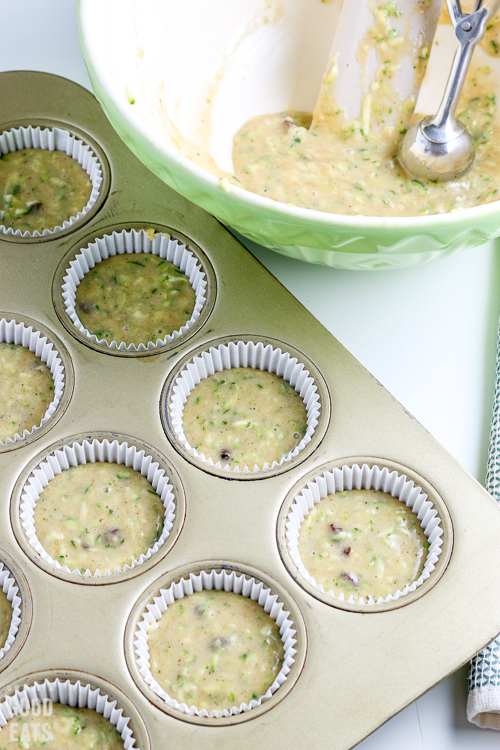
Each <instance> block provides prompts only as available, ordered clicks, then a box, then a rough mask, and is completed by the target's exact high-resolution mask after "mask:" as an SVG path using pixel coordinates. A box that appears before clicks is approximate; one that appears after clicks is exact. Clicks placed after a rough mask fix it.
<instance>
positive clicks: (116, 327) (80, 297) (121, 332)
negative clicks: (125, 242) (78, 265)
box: [76, 253, 195, 345]
mask: <svg viewBox="0 0 500 750" xmlns="http://www.w3.org/2000/svg"><path fill="white" fill-rule="evenodd" d="M194 306H195V292H194V289H193V287H192V286H191V284H190V283H189V279H188V277H187V276H186V274H184V273H182V271H181V270H180V269H179V268H177V267H176V266H174V265H173V263H170V262H169V261H168V260H164V259H163V258H160V257H159V256H157V255H152V254H149V253H124V254H123V255H112V256H111V257H110V258H107V259H106V260H103V261H101V262H100V263H97V264H96V265H95V266H94V268H92V269H91V270H90V271H89V272H88V273H87V274H85V276H84V277H83V279H82V280H81V282H80V284H79V285H78V288H77V290H76V312H77V315H78V317H79V318H80V322H81V323H82V325H83V326H85V328H87V330H88V331H90V333H92V334H95V335H96V336H97V338H99V339H105V340H106V341H116V342H117V343H120V342H122V341H124V342H125V343H126V344H127V345H128V344H135V345H138V344H141V343H142V344H147V343H148V341H156V340H157V339H163V338H165V336H167V335H170V334H171V333H172V332H173V331H178V330H179V329H180V328H182V326H183V325H185V324H186V323H187V321H188V320H189V319H190V317H191V316H192V314H193V310H194Z"/></svg>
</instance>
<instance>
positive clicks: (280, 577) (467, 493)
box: [0, 72, 500, 750]
mask: <svg viewBox="0 0 500 750" xmlns="http://www.w3.org/2000/svg"><path fill="white" fill-rule="evenodd" d="M0 101H1V102H2V106H1V121H0V132H1V131H3V130H7V129H11V128H14V127H20V126H29V125H34V126H39V125H41V126H44V127H52V126H57V127H61V128H63V129H65V130H67V131H69V132H70V133H75V134H78V135H79V137H80V139H81V140H82V141H83V142H84V143H89V144H92V148H93V151H94V153H96V154H97V155H98V157H99V162H100V164H101V167H102V172H103V182H102V185H101V187H100V193H99V196H98V198H97V199H96V203H95V205H94V206H93V208H92V209H91V211H89V213H88V214H87V215H86V216H84V217H83V218H82V219H81V220H79V221H78V222H76V223H75V224H74V225H73V226H71V227H67V228H64V229H63V231H61V232H59V233H56V234H53V235H46V236H42V237H39V238H33V237H30V238H26V237H16V236H15V235H12V234H10V235H9V234H3V235H1V236H0V268H1V269H2V273H1V275H0V308H1V309H2V313H1V315H0V317H5V318H7V319H9V318H10V319H15V320H16V321H18V322H24V323H25V325H26V324H31V325H34V326H35V327H36V330H39V331H41V332H42V333H43V334H44V335H47V337H48V339H49V340H51V341H53V342H54V343H55V344H56V348H57V350H58V352H59V353H60V354H61V355H62V360H63V363H64V366H65V375H66V380H65V389H64V395H63V398H62V399H61V403H60V404H59V405H58V406H57V408H56V409H55V411H54V414H53V415H52V416H50V417H49V418H48V419H47V421H46V422H45V423H44V425H43V428H41V429H39V430H38V431H35V432H33V433H32V434H31V435H29V436H28V437H26V438H25V439H21V440H17V441H15V442H11V443H8V444H7V445H5V446H1V447H0V453H1V455H0V464H1V468H2V471H1V472H0V492H1V496H2V498H3V502H2V504H1V508H0V514H1V515H0V561H1V562H2V563H3V564H4V566H5V567H6V568H8V569H9V570H10V572H11V573H12V577H13V578H14V580H15V581H16V583H17V584H18V587H19V592H20V597H21V617H20V623H19V629H18V632H17V634H16V637H15V639H14V642H13V644H12V646H11V648H10V649H9V651H8V653H7V654H6V655H5V656H4V657H3V659H1V660H0V701H1V700H2V699H3V698H7V697H9V696H10V697H12V696H14V697H15V700H19V701H21V702H22V701H23V700H31V699H33V697H36V695H35V693H36V694H37V695H38V696H42V695H45V694H51V693H50V691H52V692H53V693H54V694H57V695H58V696H60V697H61V700H66V701H68V702H71V701H75V700H76V701H78V700H80V699H81V700H84V701H85V700H92V701H93V700H96V701H98V702H99V705H101V704H102V706H103V707H104V708H103V710H106V711H107V710H110V709H109V700H108V696H109V698H111V702H112V703H113V704H114V705H115V706H116V707H117V708H118V709H122V710H123V715H125V716H126V717H129V718H130V722H129V723H127V726H129V727H130V728H131V729H132V732H133V735H134V738H135V744H134V745H133V746H134V747H138V748H141V750H149V748H152V749H153V750H160V748H163V747H165V746H166V745H167V744H168V745H172V746H173V747H197V748H198V749H199V750H216V748H219V747H221V746H222V747H228V748H229V747H231V748H232V749H234V750H248V749H249V748H251V747H255V746H257V745H259V746H262V745H263V744H264V743H265V744H266V745H269V746H271V747H272V746H280V747H281V746H286V747H290V748H292V750H306V748H309V747H311V746H316V745H323V744H328V746H329V747H333V748H336V749H338V750H344V748H345V749H347V748H350V747H352V746H353V745H355V744H356V743H358V742H359V741H361V740H362V739H363V738H364V737H365V736H366V735H368V734H369V733H370V732H372V731H374V730H375V729H376V728H377V727H378V726H379V725H380V724H382V723H383V722H384V721H386V720H387V719H388V718H390V717H391V716H392V715H393V714H395V713H396V712H397V711H399V710H401V709H402V708H404V707H405V706H406V705H407V704H408V703H410V702H411V701H412V700H414V699H415V698H417V697H418V696H419V695H421V694H422V693H423V692H424V691H425V690H427V689H429V688H430V687H432V686H433V685H434V684H436V683H437V682H438V681H439V680H441V679H442V678H444V677H445V676H447V675H448V674H449V673H450V672H452V671H454V670H455V669H457V668H458V667H459V666H460V665H461V664H463V663H464V662H465V661H467V660H468V659H469V658H470V657H471V656H472V655H473V654H474V653H475V652H477V651H478V650H479V649H480V648H481V647H482V646H484V644H485V643H486V642H488V641H489V640H490V639H491V638H492V637H493V636H495V635H496V633H497V631H498V628H499V624H500V596H499V594H500V553H499V552H498V550H497V540H498V537H499V534H500V509H499V508H498V507H497V505H496V503H495V502H494V501H493V500H492V499H491V498H490V496H489V495H488V494H487V493H486V492H485V490H484V489H483V488H482V487H481V486H480V485H479V484H478V483H477V482H476V481H475V480H474V479H473V478H472V477H470V476H469V475H468V474H467V473H466V472H465V471H464V470H463V469H462V468H461V467H460V466H459V465H458V464H457V463H456V462H455V461H454V459H453V458H452V457H451V456H450V455H449V454H448V453H447V452H446V451H445V450H444V449H443V448H442V447H441V446H440V445H439V444H438V443H437V442H436V441H435V440H434V439H433V438H432V437H431V436H430V435H429V434H428V433H427V432H426V431H425V430H424V429H423V428H422V427H421V426H420V425H419V424H418V423H417V422H416V421H415V420H414V419H413V418H412V417H411V416H410V415H409V414H408V413H407V412H406V411H405V410H404V409H403V408H402V406H401V405H400V404H398V403H397V402H396V401H395V400H394V399H393V398H392V396H390V394H389V393H387V391H385V390H384V388H382V386H381V385H380V384H379V383H378V382H377V381H376V380H375V379H374V378H373V377H372V376H371V375H370V374H369V373H368V372H367V371H366V370H365V369H364V368H363V367H362V366H361V365H360V364H359V363H358V362H357V361H356V360H355V359H354V358H353V357H352V356H351V355H350V354H349V353H348V352H347V351H346V350H345V349H344V348H343V347H342V346H341V345H340V344H339V342H338V341H336V340H335V339H334V338H333V337H332V336H331V335H330V334H329V333H328V332H327V331H326V330H325V329H324V328H323V327H322V326H321V325H320V324H319V323H318V321H316V320H315V319H314V318H313V317H312V316H311V315H310V314H309V313H308V312H307V311H306V310H305V309H304V308H303V307H302V306H301V305H300V304H299V302H298V301H297V300H296V299H295V298H294V297H293V296H292V295H291V294H289V292H287V291H286V290H285V289H284V288H283V287H282V286H281V285H280V284H279V283H278V281H276V279H274V278H273V277H272V276H271V275H270V274H269V273H268V272H267V271H266V270H265V269H264V268H263V267H262V266H261V265H260V264H259V263H258V261H256V260H255V259H254V258H253V256H252V255H250V254H249V253H248V252H247V251H246V250H245V249H244V248H243V247H242V246H241V245H240V244H239V243H238V242H237V240H236V239H235V238H234V237H233V236H232V235H231V234H230V233H229V232H227V231H226V230H225V229H224V228H223V227H222V226H221V225H220V224H219V223H218V222H217V221H216V220H215V219H214V218H212V217H211V216H209V215H207V214H205V213H204V212H203V211H202V210H201V209H199V208H197V207H195V206H194V205H191V204H190V203H188V202H187V201H186V200H185V199H184V198H183V197H181V196H180V195H178V194H177V193H175V192H173V191H172V190H170V189H169V188H168V187H166V186H165V185H164V184H163V183H161V182H160V181H159V180H158V179H157V178H155V177H154V176H153V175H152V174H151V173H150V172H149V171H148V170H147V169H146V167H144V166H143V165H142V164H141V163H139V162H138V161H137V160H136V159H135V157H134V156H133V155H132V154H131V153H130V151H129V150H128V149H127V148H126V146H125V145H124V144H123V143H122V142H121V141H120V139H119V138H118V136H117V135H116V133H115V132H114V131H113V130H112V128H111V127H110V125H109V124H108V122H107V120H106V118H105V116H104V114H103V113H102V111H101V109H100V107H99V105H98V103H97V101H96V100H95V99H94V97H93V96H92V95H91V94H90V93H89V92H88V91H86V90H84V89H82V88H80V87H79V86H77V85H76V84H74V83H71V82H70V81H67V80H65V79H62V78H58V77H56V76H51V75H47V74H42V73H22V72H21V73H17V72H16V73H3V74H1V75H0ZM131 106H133V105H131ZM131 230H136V231H137V232H138V233H139V235H141V232H142V231H144V230H145V231H147V232H148V233H149V234H150V235H151V236H154V234H155V233H156V234H158V233H161V234H165V235H167V236H169V237H170V238H172V240H173V241H177V242H178V243H180V244H186V245H187V246H188V248H189V250H190V251H192V252H193V255H194V256H196V258H197V259H198V260H199V262H200V264H201V266H202V268H203V270H204V272H205V274H206V280H207V286H206V300H205V303H204V305H203V308H202V310H201V311H200V315H199V317H198V319H197V320H196V321H195V323H194V324H193V325H192V326H191V327H190V328H189V329H187V330H186V331H185V332H184V333H183V334H182V335H180V336H179V337H177V338H173V339H172V340H170V341H166V342H163V343H162V344H161V346H156V345H155V346H153V347H149V348H148V347H144V348H143V350H141V351H131V350H127V349H125V350H123V349H122V350H120V349H119V347H117V348H111V347H109V346H107V347H103V346H100V345H99V343H98V342H94V341H92V340H90V339H89V338H88V336H86V335H85V333H84V332H82V331H80V330H79V329H78V328H77V327H76V326H75V325H74V322H73V321H72V320H71V317H70V315H68V312H67V308H66V306H65V299H64V296H63V295H64V290H63V288H62V287H63V284H64V276H65V273H66V269H67V268H68V265H69V263H70V261H71V259H72V258H74V257H75V256H76V254H77V253H78V252H80V251H82V250H83V249H84V248H86V247H89V246H90V245H91V244H92V243H95V242H96V241H97V240H102V239H103V238H105V237H106V236H111V235H112V234H113V233H118V234H119V233H121V232H123V231H125V232H126V233H127V232H130V231H131ZM151 230H152V232H151ZM237 342H243V344H245V343H248V342H253V343H254V344H262V347H263V348H265V347H266V346H268V345H270V347H271V349H272V350H278V349H279V350H280V351H281V352H282V353H287V354H289V355H290V358H291V359H294V358H295V359H296V360H297V362H299V363H302V364H303V365H304V367H305V369H306V370H307V371H308V373H309V375H310V377H312V379H313V382H314V386H315V388H316V389H317V394H318V396H319V402H320V406H321V408H320V409H319V413H318V415H317V421H316V423H315V425H314V429H313V431H312V434H311V436H310V440H309V442H308V443H307V444H306V445H305V446H304V447H303V449H301V450H300V451H298V452H297V453H296V454H295V455H292V456H291V457H290V459H289V460H287V461H286V462H284V463H282V464H281V465H277V466H274V467H269V468H266V469H265V470H263V471H257V472H231V471H227V470H224V469H223V468H219V467H218V466H217V465H210V464H209V463H208V462H205V461H203V460H200V457H199V456H197V455H194V454H193V452H190V451H189V450H188V449H187V448H186V446H185V445H184V444H183V442H182V440H181V439H180V438H179V431H178V425H177V426H176V425H175V424H174V421H173V420H172V419H171V416H170V402H171V399H172V398H173V394H174V388H175V383H176V381H177V379H178V377H179V375H180V373H181V372H182V371H183V369H184V368H186V367H187V365H188V364H189V363H190V362H191V361H192V360H193V359H194V358H195V357H197V356H203V352H209V351H212V350H215V349H217V347H221V346H226V347H230V345H238V344H237ZM93 441H96V442H95V443H94V442H93ZM104 441H108V443H109V444H112V443H113V441H116V443H117V445H119V444H122V443H126V444H127V446H128V448H131V447H132V448H135V449H136V451H138V452H140V451H145V453H146V454H148V455H151V457H152V459H153V460H154V461H157V462H158V464H159V466H160V467H162V468H163V469H164V470H165V473H166V475H167V476H168V478H169V482H170V484H171V486H172V492H173V495H174V497H175V516H174V519H173V526H172V530H171V532H170V535H169V536H168V537H167V539H166V540H165V543H164V544H163V545H162V546H161V547H160V548H159V549H158V550H157V551H156V552H155V553H154V554H152V555H151V556H150V557H149V558H148V559H147V560H145V561H143V563H142V564H140V565H138V566H136V567H134V568H132V569H130V570H126V571H124V572H123V573H121V574H119V575H103V576H101V577H94V576H78V575H74V574H72V573H70V572H66V571H64V570H63V569H57V567H54V566H53V565H51V564H50V562H48V561H47V560H44V559H43V557H42V556H41V555H40V554H39V553H38V552H37V551H36V549H35V547H33V546H32V545H31V544H30V543H29V537H28V534H27V532H26V524H24V525H23V518H22V511H21V502H22V500H21V498H22V494H23V487H24V486H25V484H26V483H27V482H28V484H29V482H30V478H31V480H32V481H34V478H36V470H37V469H36V467H37V466H38V465H39V464H40V463H41V462H43V461H45V460H46V459H47V458H48V457H50V456H51V454H54V451H59V452H62V453H64V452H65V451H66V454H67V455H69V453H68V451H70V450H73V449H74V450H75V451H83V452H84V453H85V451H87V452H88V450H89V449H88V448H87V447H85V446H87V445H98V444H102V443H103V442H104ZM74 444H76V445H77V446H80V447H79V448H75V447H74ZM75 456H76V454H75ZM49 463H50V462H49ZM355 464H356V465H358V466H359V467H361V471H363V465H367V466H368V467H372V466H378V467H379V468H380V469H381V470H382V472H383V471H384V469H386V470H387V471H386V474H387V473H389V474H390V473H391V472H394V471H395V472H396V473H397V474H398V475H399V476H405V477H406V478H407V479H408V480H410V481H412V482H413V483H414V484H415V485H416V486H417V487H420V488H421V490H422V491H423V493H425V495H426V496H427V498H428V501H429V502H430V503H431V505H432V508H433V509H434V510H435V511H436V512H437V514H438V515H439V518H440V521H441V528H442V531H443V533H442V541H443V544H442V548H440V553H439V555H438V556H437V559H436V561H435V563H434V565H435V567H434V570H432V571H430V574H429V576H428V577H427V578H426V580H424V581H423V582H422V584H421V585H420V586H418V587H417V588H416V589H415V590H413V591H412V590H410V591H408V592H407V593H406V595H405V596H401V597H399V598H394V600H393V601H388V602H383V603H380V602H379V603H371V604H368V603H366V604H360V603H357V602H354V601H338V600H334V599H332V597H328V595H327V594H325V593H324V592H321V591H319V590H318V589H317V588H316V587H314V586H313V585H312V584H311V583H310V582H308V581H307V580H306V579H305V578H304V577H303V576H302V575H301V572H300V570H299V569H298V567H297V565H296V561H294V559H293V556H292V555H291V554H290V550H289V548H288V541H287V528H286V525H287V518H288V514H289V513H290V509H291V507H292V505H293V503H294V499H295V497H297V496H299V495H300V493H301V491H302V489H303V488H304V487H306V486H307V485H309V486H312V484H311V483H314V482H315V481H316V479H317V478H318V477H321V476H322V475H323V474H324V473H325V472H331V471H333V470H334V469H342V467H343V466H346V467H352V466H354V465H355ZM34 471H35V474H33V472H34ZM365 471H368V470H365ZM384 476H385V474H384ZM426 507H427V506H426ZM21 569H22V572H21ZM242 575H243V576H244V577H245V578H246V579H254V581H253V583H252V585H254V584H255V585H256V586H257V589H255V590H256V591H257V590H259V591H260V590H261V589H258V587H259V586H261V588H262V590H265V591H269V590H270V591H271V595H276V596H277V601H279V602H282V603H283V606H284V608H285V610H286V611H287V612H289V613H290V619H291V621H292V623H293V631H294V633H293V639H294V640H295V644H293V650H294V651H295V655H294V658H293V661H292V662H290V665H289V666H290V671H289V673H288V674H287V675H285V677H286V679H285V680H284V681H283V683H282V684H281V685H280V686H279V687H278V689H276V690H275V691H274V692H272V694H270V695H269V696H268V699H267V700H264V701H262V702H261V703H260V705H256V706H255V707H251V710H243V711H241V712H238V713H230V712H226V713H227V714H228V715H222V716H220V717H219V718H211V717H209V716H203V715H197V714H193V713H189V712H183V711H181V710H179V709H178V708H176V707H175V705H169V704H168V703H166V702H165V701H164V700H163V699H162V698H161V696H159V695H157V694H156V693H154V692H153V691H152V690H151V689H150V688H149V686H148V684H147V683H146V681H145V679H144V676H143V674H142V672H144V663H138V658H139V662H140V659H141V655H140V654H139V657H138V654H137V649H138V648H139V646H138V644H137V630H138V629H140V623H141V622H142V621H143V617H144V614H145V613H146V612H148V611H149V610H148V606H149V607H151V606H152V607H154V606H155V599H156V601H158V597H159V596H161V594H160V590H166V589H167V588H168V587H170V586H172V585H173V586H174V588H173V590H174V591H176V592H177V593H176V596H177V595H181V594H180V593H179V592H180V591H181V589H182V590H187V589H186V586H188V584H187V583H186V582H185V581H186V580H195V579H197V577H198V578H199V577H200V576H201V577H203V576H205V578H204V579H203V580H209V581H210V582H211V583H210V585H214V586H221V587H222V586H224V585H225V583H224V581H226V580H229V578H231V580H232V581H234V580H237V579H238V580H241V576H242ZM182 580H184V583H180V581H182ZM188 588H189V587H188ZM141 669H142V672H141ZM37 686H38V687H37ZM40 686H41V687H40ZM54 686H55V687H54ZM82 691H83V692H82ZM23 695H25V696H27V698H23V697H22V696H23ZM30 696H31V697H30ZM89 696H94V697H93V698H89ZM96 696H97V697H96ZM99 696H100V697H99ZM115 702H116V703H115ZM106 707H108V708H106ZM0 711H3V709H2V705H1V704H0ZM0 723H3V719H2V720H1V721H0ZM124 731H126V730H125V729H124ZM127 746H132V745H131V744H130V739H127Z"/></svg>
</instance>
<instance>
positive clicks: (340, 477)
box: [286, 464, 443, 604]
mask: <svg viewBox="0 0 500 750" xmlns="http://www.w3.org/2000/svg"><path fill="white" fill-rule="evenodd" d="M351 489H357V490H360V489H374V490H381V491H382V492H386V493H388V494H389V495H392V497H397V498H398V499H399V500H400V501H401V502H403V503H404V504H405V505H406V506H407V507H408V508H410V509H411V510H412V511H413V512H414V513H415V515H416V516H417V518H418V520H419V521H420V524H421V527H422V530H423V532H424V534H425V535H426V537H427V540H428V542H429V545H430V546H429V548H428V550H427V557H426V560H425V564H424V569H423V571H422V573H421V575H420V577H419V578H417V580H416V581H413V583H411V584H407V585H406V586H405V587H404V588H403V590H402V591H400V590H398V591H395V592H394V593H393V594H389V595H388V596H386V597H385V599H384V598H382V597H381V596H380V597H378V599H377V600H376V601H375V599H373V598H372V597H371V596H369V597H367V598H366V599H365V598H364V597H362V596H359V597H357V598H356V597H355V595H354V594H351V595H350V596H349V598H348V599H344V593H343V592H341V593H340V594H339V595H338V596H337V595H336V594H335V593H334V592H333V591H332V590H331V589H330V590H329V591H327V592H326V593H327V595H328V596H331V597H332V598H333V599H336V600H338V601H347V602H349V603H356V604H381V603H384V602H392V601H396V600H397V599H400V598H401V597H403V596H406V594H409V593H410V592H412V591H415V589H417V588H418V587H419V586H421V585H422V584H423V583H424V581H426V580H427V579H428V578H429V576H430V575H431V573H432V571H433V570H434V568H435V566H436V562H437V560H438V558H439V555H440V554H441V548H442V545H443V539H442V536H443V529H442V527H441V519H440V517H439V514H438V511H437V510H436V508H435V507H434V505H433V504H432V502H431V501H430V500H429V499H428V496H427V494H426V493H425V492H424V491H423V490H422V488H421V487H419V486H418V485H416V484H415V483H414V482H413V481H412V480H411V479H408V478H407V477H406V476H405V475H404V474H398V473H397V471H390V470H389V469H387V467H384V468H380V467H379V466H368V465H367V464H363V465H362V466H361V467H360V466H358V464H353V465H352V466H342V468H341V469H337V468H335V469H333V471H326V472H325V473H324V474H322V475H321V476H318V477H316V479H315V480H314V481H312V482H308V483H307V487H304V488H303V489H302V491H301V492H300V494H299V495H297V497H296V498H295V499H294V502H293V503H292V506H291V508H290V512H289V513H288V516H287V521H286V538H287V542H288V549H289V552H290V556H291V558H292V560H293V562H294V563H295V565H296V567H297V570H298V571H299V573H300V574H301V576H302V577H303V578H305V580H306V581H308V582H309V583H310V584H311V585H312V586H314V587H315V588H316V589H318V591H321V593H325V589H324V587H323V585H322V584H320V583H316V580H315V579H314V578H313V576H311V575H309V573H308V572H307V569H306V567H305V565H304V563H303V562H302V559H301V557H300V554H299V550H298V539H299V531H300V526H301V524H302V522H303V521H304V519H305V518H306V517H307V515H308V513H309V511H310V510H312V508H313V507H314V505H316V503H319V501H320V500H322V499H323V498H325V497H326V496H327V495H330V494H333V493H334V492H343V491H344V490H351Z"/></svg>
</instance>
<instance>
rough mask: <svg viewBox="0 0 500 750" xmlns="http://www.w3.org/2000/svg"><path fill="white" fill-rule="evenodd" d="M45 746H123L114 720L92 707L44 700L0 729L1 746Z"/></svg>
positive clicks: (56, 749) (76, 749) (11, 749)
mask: <svg viewBox="0 0 500 750" xmlns="http://www.w3.org/2000/svg"><path fill="white" fill-rule="evenodd" d="M20 747H22V748H29V750H34V749H35V748H39V747H43V748H44V750H61V749H62V748H64V750H89V748H102V750H123V740H122V738H121V736H120V734H119V733H118V730H117V729H116V727H115V726H113V724H111V722H110V721H108V719H105V718H104V716H103V715H102V714H100V713H98V712H97V711H93V710H92V709H90V708H73V707H72V706H64V705H63V704H62V703H45V704H44V705H43V707H42V706H37V707H36V708H31V709H30V710H29V712H27V713H26V715H25V716H23V715H19V716H15V717H14V718H13V719H11V720H10V721H8V722H7V724H6V725H5V726H4V727H2V729H0V748H2V750H19V748H20Z"/></svg>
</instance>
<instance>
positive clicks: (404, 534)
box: [298, 490, 429, 600]
mask: <svg viewBox="0 0 500 750" xmlns="http://www.w3.org/2000/svg"><path fill="white" fill-rule="evenodd" d="M428 547H429V542H428V541H427V537H426V536H425V534H424V532H423V529H422V527H421V525H420V521H419V520H418V518H417V516H416V515H415V513H413V511H412V510H410V508H407V507H406V505H405V504H404V503H403V502H401V501H400V500H399V499H398V498H397V497H392V495H389V494H387V493H386V492H380V491H378V490H346V491H345V492H336V493H335V494H333V495H328V496H327V497H326V498H324V499H323V500H320V502H319V503H317V504H316V505H315V506H314V508H312V510H311V511H310V512H309V514H308V515H307V516H306V518H305V519H304V521H303V523H302V525H301V527H300V532H299V542H298V549H299V554H300V557H301V560H302V562H303V563H304V566H305V568H306V570H307V572H308V573H309V575H311V576H313V578H314V579H315V580H316V583H317V584H322V585H323V586H324V588H325V591H329V590H330V589H331V590H332V591H333V592H334V594H335V595H336V596H338V595H339V594H340V593H341V592H344V596H347V597H348V596H350V595H351V594H354V595H355V596H356V597H358V596H363V597H367V596H371V597H372V598H373V599H375V600H377V599H378V597H379V596H381V597H383V598H384V599H385V597H386V596H388V595H389V594H394V593H396V591H398V590H402V589H403V588H404V587H405V586H406V584H411V583H412V582H413V581H415V580H417V578H418V577H419V576H420V574H421V573H422V570H423V568H424V563H425V558H426V557H427V549H428Z"/></svg>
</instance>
